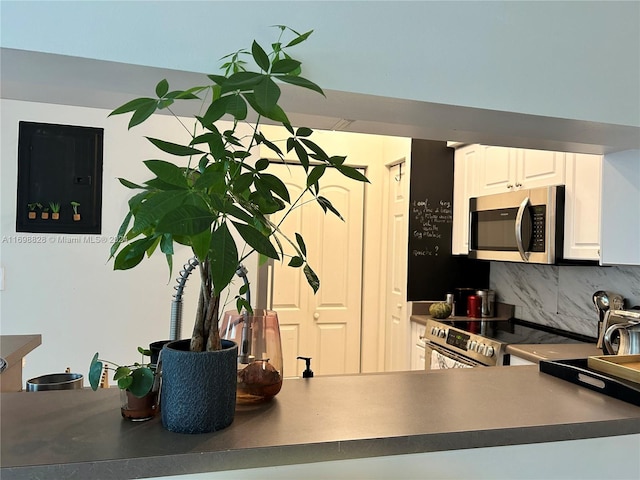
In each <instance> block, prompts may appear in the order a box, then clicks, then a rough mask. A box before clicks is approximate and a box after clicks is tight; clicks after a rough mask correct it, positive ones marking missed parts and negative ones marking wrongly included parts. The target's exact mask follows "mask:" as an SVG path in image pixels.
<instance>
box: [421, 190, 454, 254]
mask: <svg viewBox="0 0 640 480" xmlns="http://www.w3.org/2000/svg"><path fill="white" fill-rule="evenodd" d="M452 223H453V209H452V207H451V201H450V200H438V201H433V202H432V201H430V200H429V199H428V198H425V199H424V200H412V201H411V240H412V243H413V244H414V246H418V247H419V248H413V249H412V250H411V255H412V256H414V257H432V256H438V251H439V250H440V245H438V243H440V241H442V240H445V241H450V239H449V238H448V235H447V236H446V237H445V238H444V239H443V234H444V233H445V232H448V231H449V227H448V226H449V225H451V224H452ZM416 244H418V245H416Z"/></svg>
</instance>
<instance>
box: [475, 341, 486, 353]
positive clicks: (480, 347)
mask: <svg viewBox="0 0 640 480" xmlns="http://www.w3.org/2000/svg"><path fill="white" fill-rule="evenodd" d="M485 346H486V345H485V344H484V343H479V344H478V348H477V349H476V351H477V352H478V353H479V354H480V355H484V349H485Z"/></svg>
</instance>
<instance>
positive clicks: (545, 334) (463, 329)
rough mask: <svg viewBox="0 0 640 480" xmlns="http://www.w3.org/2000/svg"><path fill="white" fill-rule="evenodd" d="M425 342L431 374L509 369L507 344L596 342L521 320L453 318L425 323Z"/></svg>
mask: <svg viewBox="0 0 640 480" xmlns="http://www.w3.org/2000/svg"><path fill="white" fill-rule="evenodd" d="M424 341H425V368H426V369H427V370H434V369H443V368H465V367H482V366H486V367H495V366H500V365H508V364H509V355H508V354H505V349H506V347H507V345H509V344H530V343H548V344H549V343H593V344H595V342H596V339H595V338H591V337H586V336H583V335H580V334H576V333H571V332H565V331H562V330H558V329H555V328H551V327H546V326H543V325H537V324H535V323H531V322H526V321H524V320H517V319H510V320H505V319H504V318H502V319H500V318H485V319H467V318H465V319H458V318H455V317H453V318H448V319H445V320H434V319H431V318H429V319H427V324H426V329H425V334H424ZM434 352H435V353H434Z"/></svg>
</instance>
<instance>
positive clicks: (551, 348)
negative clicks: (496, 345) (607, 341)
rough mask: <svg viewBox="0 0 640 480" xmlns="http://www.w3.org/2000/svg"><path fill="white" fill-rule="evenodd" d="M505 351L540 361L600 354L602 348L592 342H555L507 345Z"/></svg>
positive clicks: (531, 360) (533, 360)
mask: <svg viewBox="0 0 640 480" xmlns="http://www.w3.org/2000/svg"><path fill="white" fill-rule="evenodd" d="M505 353H508V354H511V355H515V356H516V357H520V358H523V359H525V360H529V361H530V362H535V363H540V360H568V359H573V358H587V357H590V356H595V355H602V349H599V348H596V346H595V344H592V343H556V344H544V343H543V344H526V345H507V347H506V349H505Z"/></svg>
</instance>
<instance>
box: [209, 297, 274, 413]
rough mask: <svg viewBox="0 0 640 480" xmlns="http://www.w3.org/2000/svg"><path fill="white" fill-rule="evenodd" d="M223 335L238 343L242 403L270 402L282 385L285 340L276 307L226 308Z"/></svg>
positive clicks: (239, 388)
mask: <svg viewBox="0 0 640 480" xmlns="http://www.w3.org/2000/svg"><path fill="white" fill-rule="evenodd" d="M220 336H221V337H222V338H224V339H226V340H233V341H234V342H236V343H237V344H238V389H237V395H236V401H237V403H238V404H253V403H260V402H266V401H269V400H271V399H272V398H273V397H275V396H276V395H277V394H278V392H279V391H280V389H281V388H282V378H283V372H282V344H281V341H280V325H279V323H278V315H277V313H276V312H274V311H272V310H262V309H255V310H254V311H253V313H251V314H249V313H238V312H237V311H230V312H225V314H224V316H223V319H222V326H221V329H220Z"/></svg>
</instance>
